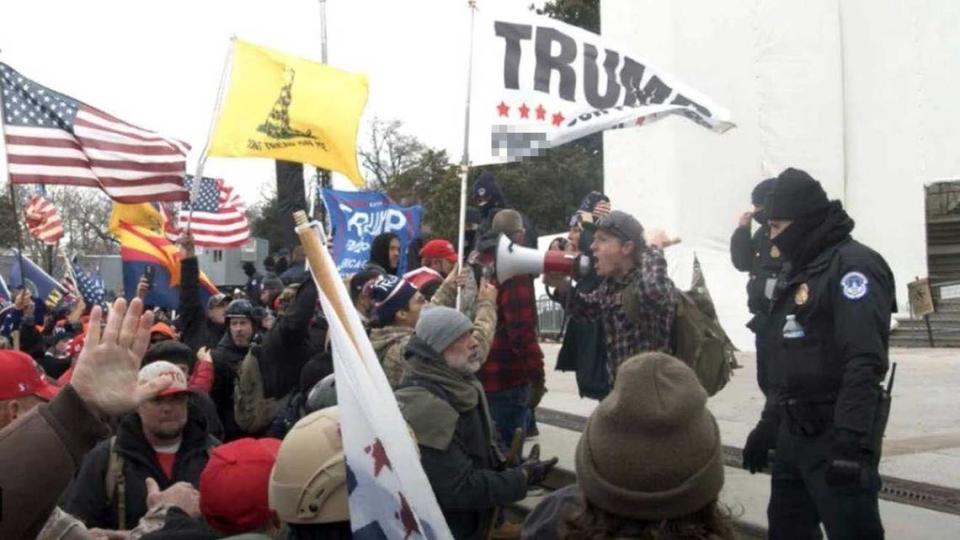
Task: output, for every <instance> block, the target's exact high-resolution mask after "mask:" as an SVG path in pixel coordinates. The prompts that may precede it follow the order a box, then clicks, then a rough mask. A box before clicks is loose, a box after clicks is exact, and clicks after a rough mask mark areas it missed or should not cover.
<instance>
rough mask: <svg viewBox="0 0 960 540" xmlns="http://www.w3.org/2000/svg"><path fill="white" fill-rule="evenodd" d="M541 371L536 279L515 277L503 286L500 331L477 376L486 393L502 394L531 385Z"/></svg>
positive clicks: (501, 290) (494, 337) (499, 292)
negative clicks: (503, 391) (509, 389)
mask: <svg viewBox="0 0 960 540" xmlns="http://www.w3.org/2000/svg"><path fill="white" fill-rule="evenodd" d="M540 371H543V351H541V350H540V343H539V340H538V338H537V305H536V297H535V293H534V289H533V278H532V277H530V276H515V277H512V278H510V279H508V280H507V281H505V282H503V283H502V284H500V287H499V291H498V292H497V331H496V333H495V334H494V335H493V344H492V345H491V346H490V354H488V355H487V361H486V363H484V364H483V366H482V367H481V368H480V371H479V372H478V373H477V377H478V378H479V379H480V382H482V383H483V389H484V390H485V391H486V392H499V391H500V390H506V389H508V388H513V387H516V386H521V385H524V384H527V383H530V382H531V381H533V379H534V378H535V377H536V374H537V373H538V372H540Z"/></svg>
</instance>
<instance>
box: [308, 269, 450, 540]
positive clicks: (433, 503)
mask: <svg viewBox="0 0 960 540" xmlns="http://www.w3.org/2000/svg"><path fill="white" fill-rule="evenodd" d="M322 256H323V260H324V265H326V266H327V268H329V269H330V272H331V274H332V275H337V265H336V263H334V262H333V258H332V257H330V254H329V253H328V252H327V251H326V250H322ZM333 281H334V284H335V286H336V292H337V297H338V300H339V302H341V305H343V306H347V309H346V311H347V320H346V321H342V320H340V319H339V318H338V317H337V315H336V312H335V311H334V308H333V305H332V304H331V302H330V300H329V299H328V298H327V296H326V295H324V294H320V295H319V297H320V302H321V304H322V305H323V312H324V314H325V315H326V318H327V322H328V323H329V325H330V328H329V335H330V341H331V345H332V349H333V366H334V372H335V373H336V379H337V382H336V387H337V405H338V406H339V408H340V433H341V435H342V436H343V453H344V457H345V459H346V466H347V489H348V493H349V499H348V500H349V503H350V526H351V529H352V530H353V538H354V539H358V540H365V539H378V540H379V539H382V538H397V539H404V540H407V539H409V540H415V539H426V540H433V539H448V538H453V536H452V535H451V533H450V530H449V528H448V527H447V523H446V521H445V520H444V518H443V513H442V512H441V511H440V505H439V504H438V503H437V499H436V496H434V494H433V489H432V488H431V487H430V481H429V480H428V479H427V475H426V473H424V471H423V467H422V466H421V464H420V455H419V453H418V452H417V447H416V443H415V442H414V441H413V437H411V435H410V432H409V431H408V430H407V423H406V421H404V419H403V416H402V415H401V414H400V406H399V405H398V404H397V400H396V399H395V398H394V395H393V390H392V389H391V388H390V384H389V383H388V382H387V377H386V375H384V373H383V368H381V367H380V361H379V360H378V359H377V355H376V353H375V352H374V350H373V346H372V345H371V344H370V339H369V338H368V337H367V334H366V332H365V331H364V329H363V324H362V323H361V322H360V317H359V316H358V315H357V312H356V310H355V309H353V304H352V302H351V301H350V295H349V293H347V289H346V287H345V286H344V284H343V281H342V280H340V279H334V280H333ZM347 328H349V329H350V332H349V333H348V332H347ZM350 334H352V335H353V336H356V338H357V341H356V342H354V341H353V340H352V339H351V338H350Z"/></svg>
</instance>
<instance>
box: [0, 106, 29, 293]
mask: <svg viewBox="0 0 960 540" xmlns="http://www.w3.org/2000/svg"><path fill="white" fill-rule="evenodd" d="M2 101H3V100H2V99H0V117H2V116H3V108H2V107H3V105H2ZM8 170H9V168H8ZM7 182H8V183H9V184H10V204H11V205H12V206H13V223H14V227H15V228H16V230H17V261H18V262H19V264H20V284H21V285H23V284H24V283H25V282H26V278H25V277H24V276H25V275H26V274H24V272H23V239H22V238H21V237H20V219H19V214H18V212H17V196H16V194H15V192H14V189H13V180H12V179H10V176H9V175H8V176H7ZM11 294H12V293H11Z"/></svg>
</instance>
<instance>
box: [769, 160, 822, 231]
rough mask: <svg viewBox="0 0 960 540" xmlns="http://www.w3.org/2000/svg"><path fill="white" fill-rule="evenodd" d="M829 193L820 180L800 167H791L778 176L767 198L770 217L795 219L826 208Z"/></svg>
mask: <svg viewBox="0 0 960 540" xmlns="http://www.w3.org/2000/svg"><path fill="white" fill-rule="evenodd" d="M829 202H830V201H829V200H827V193H826V192H825V191H824V190H823V187H822V186H821V185H820V182H817V181H816V180H814V179H813V177H811V176H810V175H809V174H807V173H806V172H804V171H801V170H800V169H794V168H790V169H787V170H785V171H783V172H782V173H780V176H778V177H777V180H776V182H775V183H774V185H773V191H772V192H771V193H770V196H769V198H767V205H766V214H767V218H768V219H777V220H795V219H797V218H800V217H803V216H807V215H810V214H815V213H818V212H822V211H824V210H826V208H827V205H828V204H829Z"/></svg>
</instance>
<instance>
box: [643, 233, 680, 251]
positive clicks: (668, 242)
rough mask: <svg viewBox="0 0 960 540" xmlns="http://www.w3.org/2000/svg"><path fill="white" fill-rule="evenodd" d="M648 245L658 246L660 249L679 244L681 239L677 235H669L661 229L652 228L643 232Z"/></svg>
mask: <svg viewBox="0 0 960 540" xmlns="http://www.w3.org/2000/svg"><path fill="white" fill-rule="evenodd" d="M643 235H644V237H645V240H646V242H647V245H648V246H653V247H658V248H660V249H664V248H668V247H670V246H672V245H674V244H679V243H680V242H681V241H682V240H681V239H680V238H679V237H670V236H668V235H667V233H666V232H665V231H664V230H663V229H653V230H652V231H645V232H644V233H643Z"/></svg>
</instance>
